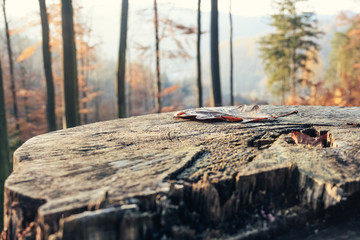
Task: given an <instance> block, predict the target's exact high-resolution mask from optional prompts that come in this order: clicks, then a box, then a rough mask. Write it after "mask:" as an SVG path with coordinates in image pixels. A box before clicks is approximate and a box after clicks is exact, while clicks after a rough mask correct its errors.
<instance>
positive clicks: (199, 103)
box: [196, 0, 203, 107]
mask: <svg viewBox="0 0 360 240" xmlns="http://www.w3.org/2000/svg"><path fill="white" fill-rule="evenodd" d="M197 25H198V31H197V53H196V60H197V106H198V107H202V106H203V99H202V98H203V96H202V84H201V51H200V50H201V0H198V10H197Z"/></svg>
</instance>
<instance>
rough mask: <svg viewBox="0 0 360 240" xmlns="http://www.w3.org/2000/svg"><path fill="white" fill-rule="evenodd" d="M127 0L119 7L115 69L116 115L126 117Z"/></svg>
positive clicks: (123, 0)
mask: <svg viewBox="0 0 360 240" xmlns="http://www.w3.org/2000/svg"><path fill="white" fill-rule="evenodd" d="M128 5H129V3H128V0H122V7H121V30H120V47H119V56H118V69H117V107H118V109H117V110H118V117H119V118H125V117H126V91H125V71H126V69H125V66H126V35H127V19H128V8H129V6H128Z"/></svg>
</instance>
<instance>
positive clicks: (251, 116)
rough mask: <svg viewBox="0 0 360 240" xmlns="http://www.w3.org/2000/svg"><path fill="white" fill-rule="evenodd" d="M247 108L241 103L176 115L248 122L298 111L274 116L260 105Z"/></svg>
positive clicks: (187, 111)
mask: <svg viewBox="0 0 360 240" xmlns="http://www.w3.org/2000/svg"><path fill="white" fill-rule="evenodd" d="M246 108H247V106H246V105H241V106H238V107H216V108H212V107H208V108H192V109H187V110H183V111H180V112H178V113H176V114H175V115H174V117H175V118H184V119H191V120H198V121H204V120H223V121H228V122H243V123H247V122H257V121H265V120H266V121H272V120H275V119H277V118H279V117H285V116H288V115H291V114H296V113H297V111H293V112H289V113H286V114H282V115H279V116H273V115H271V114H269V113H264V112H262V111H261V110H260V107H259V106H258V105H255V106H253V107H252V108H251V109H250V111H246Z"/></svg>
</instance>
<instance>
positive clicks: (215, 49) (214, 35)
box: [210, 0, 222, 106]
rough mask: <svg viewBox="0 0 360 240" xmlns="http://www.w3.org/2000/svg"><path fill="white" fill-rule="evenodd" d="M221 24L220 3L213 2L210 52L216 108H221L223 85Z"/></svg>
mask: <svg viewBox="0 0 360 240" xmlns="http://www.w3.org/2000/svg"><path fill="white" fill-rule="evenodd" d="M218 28H219V23H218V1H217V0H211V29H210V52H211V77H212V93H213V103H214V106H221V105H222V102H221V84H220V67H219V29H218Z"/></svg>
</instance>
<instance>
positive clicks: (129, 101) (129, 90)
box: [127, 50, 133, 117]
mask: <svg viewBox="0 0 360 240" xmlns="http://www.w3.org/2000/svg"><path fill="white" fill-rule="evenodd" d="M128 52H129V54H128V56H129V63H128V65H129V84H128V96H127V98H128V108H129V109H128V116H129V117H131V115H132V101H131V97H132V96H131V95H132V88H131V83H132V80H133V79H132V64H131V59H130V57H131V51H130V50H128Z"/></svg>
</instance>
